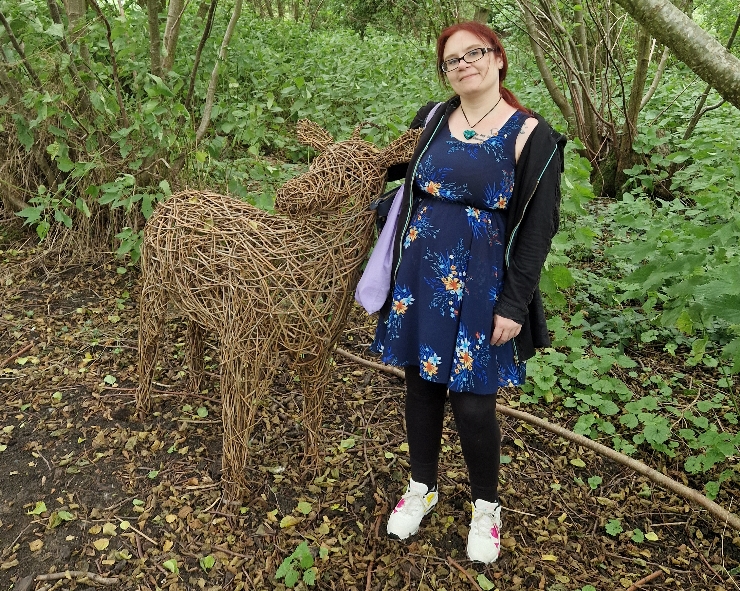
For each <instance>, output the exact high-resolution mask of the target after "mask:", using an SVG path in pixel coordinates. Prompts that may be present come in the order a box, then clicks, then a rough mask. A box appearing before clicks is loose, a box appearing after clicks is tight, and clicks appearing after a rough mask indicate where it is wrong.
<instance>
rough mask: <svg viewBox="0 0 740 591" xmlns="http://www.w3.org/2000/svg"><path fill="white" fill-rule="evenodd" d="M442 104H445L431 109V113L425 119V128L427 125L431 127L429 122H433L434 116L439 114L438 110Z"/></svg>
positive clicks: (438, 104)
mask: <svg viewBox="0 0 740 591" xmlns="http://www.w3.org/2000/svg"><path fill="white" fill-rule="evenodd" d="M441 104H443V103H437V104H436V105H434V106H433V107H432V108H431V109H429V112H428V113H427V116H426V118H425V119H424V127H426V126H427V125H429V122H430V121H431V120H432V117H434V114H435V113H436V112H437V109H438V108H439V106H440V105H441Z"/></svg>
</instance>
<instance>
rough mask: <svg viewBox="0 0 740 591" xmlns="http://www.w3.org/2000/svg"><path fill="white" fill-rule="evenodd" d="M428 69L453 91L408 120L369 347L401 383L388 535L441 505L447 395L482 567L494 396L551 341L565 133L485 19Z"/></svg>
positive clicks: (472, 540)
mask: <svg viewBox="0 0 740 591" xmlns="http://www.w3.org/2000/svg"><path fill="white" fill-rule="evenodd" d="M437 66H438V68H439V75H440V77H441V78H442V80H443V82H446V83H447V84H449V85H450V86H451V87H452V90H453V91H454V92H455V96H453V97H452V98H451V99H450V100H448V101H447V102H446V103H442V104H440V105H439V108H436V111H434V112H433V114H431V116H430V112H431V111H432V109H433V108H434V103H429V104H428V105H426V106H425V107H423V108H422V109H421V110H420V111H419V112H418V113H417V115H416V118H415V119H414V121H413V122H412V127H422V126H424V127H425V129H424V131H423V132H422V135H421V139H420V141H419V145H418V147H417V149H416V152H415V154H414V156H413V158H412V159H411V162H410V163H409V164H408V166H407V167H405V178H406V181H405V183H406V184H405V198H404V203H403V205H402V208H401V214H400V215H399V221H398V225H397V228H396V243H395V245H394V264H393V286H392V289H391V297H390V298H389V301H388V302H387V303H386V306H385V308H384V311H383V312H384V313H382V314H381V318H382V320H381V321H380V322H379V323H378V330H377V334H376V339H375V342H374V343H373V350H375V351H376V352H379V353H382V358H383V361H384V362H386V363H391V364H393V365H399V366H404V367H405V374H406V386H407V391H406V410H405V416H406V427H407V434H408V444H409V454H410V460H411V462H410V463H411V480H410V482H409V485H408V487H407V490H406V493H405V494H404V495H403V497H402V498H401V500H400V501H399V502H398V504H397V505H396V508H395V509H394V510H393V512H392V514H391V516H390V518H389V520H388V534H389V535H390V536H391V537H394V538H398V539H406V538H407V537H409V536H411V535H413V534H415V533H416V532H417V531H418V529H419V525H420V523H421V520H422V518H423V517H424V515H426V514H427V513H429V512H430V511H431V509H432V507H434V505H435V504H436V503H437V500H438V496H439V495H438V492H437V465H438V460H439V450H440V442H441V436H442V422H443V417H444V406H445V401H446V398H447V392H448V391H449V398H450V404H451V406H452V411H453V414H454V417H455V424H456V426H457V430H458V433H459V435H460V442H461V445H462V451H463V456H464V458H465V462H466V464H467V467H468V472H469V478H470V487H471V493H472V503H473V517H472V521H471V524H470V533H469V536H468V544H467V548H468V556H469V557H470V559H471V560H477V561H481V562H484V563H490V562H493V561H495V560H496V559H497V558H498V555H499V548H500V535H501V504H500V500H499V496H498V472H499V460H500V447H501V435H500V430H499V425H498V422H497V419H496V392H497V390H498V388H499V387H502V386H511V385H520V384H522V383H523V382H524V379H525V361H526V359H528V358H529V357H531V356H532V355H534V349H535V347H543V346H548V345H549V344H550V341H549V336H548V333H547V326H546V324H545V317H544V310H543V308H542V300H541V298H540V294H539V291H538V287H537V286H538V283H539V277H540V273H541V271H542V266H543V264H544V262H545V258H546V257H547V253H548V251H549V250H550V244H551V241H552V237H553V235H554V234H555V232H556V231H557V227H558V220H559V217H558V214H559V203H560V173H561V170H562V161H563V147H564V145H565V138H564V137H563V136H562V135H560V134H558V133H556V132H554V131H553V130H552V129H551V128H550V126H549V125H548V124H547V122H545V121H544V120H543V119H542V118H540V117H539V116H538V115H535V114H532V113H531V112H530V111H528V110H527V109H525V108H524V107H522V106H521V105H520V104H519V102H518V101H517V99H516V97H515V96H514V95H513V93H512V92H511V91H509V90H508V89H506V88H504V86H503V81H504V79H505V78H506V72H507V67H508V63H507V59H506V53H505V51H504V49H503V47H502V46H501V44H500V42H499V40H498V38H497V37H496V35H495V34H494V33H493V31H491V29H489V28H488V27H486V26H485V25H482V24H480V23H475V22H467V23H460V24H457V25H454V26H452V27H449V28H447V29H445V30H444V31H443V32H442V33H441V35H440V37H439V39H438V40H437ZM427 119H428V121H427ZM403 175H404V170H401V169H392V170H391V171H389V178H391V179H392V178H394V176H395V178H401V177H402V176H403Z"/></svg>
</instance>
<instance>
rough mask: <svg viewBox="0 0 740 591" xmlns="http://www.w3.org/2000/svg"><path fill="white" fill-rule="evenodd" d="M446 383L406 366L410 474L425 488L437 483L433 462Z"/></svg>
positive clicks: (437, 457)
mask: <svg viewBox="0 0 740 591" xmlns="http://www.w3.org/2000/svg"><path fill="white" fill-rule="evenodd" d="M446 399H447V384H437V383H435V382H429V381H427V380H425V379H424V378H422V377H421V376H420V375H419V368H418V367H416V366H407V367H406V433H407V437H408V443H409V456H410V459H411V478H413V479H414V480H415V481H416V482H422V483H424V484H425V485H427V487H428V488H429V489H432V488H433V487H435V486H436V485H437V465H438V463H439V448H440V445H441V442H442V424H443V421H444V413H445V400H446Z"/></svg>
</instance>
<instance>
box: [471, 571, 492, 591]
mask: <svg viewBox="0 0 740 591" xmlns="http://www.w3.org/2000/svg"><path fill="white" fill-rule="evenodd" d="M475 580H476V581H478V585H479V586H480V588H481V589H483V591H491V589H493V588H494V587H495V585H494V584H493V583H492V582H491V581H489V580H488V577H486V575H484V574H480V575H478V576H477V577H476V578H475Z"/></svg>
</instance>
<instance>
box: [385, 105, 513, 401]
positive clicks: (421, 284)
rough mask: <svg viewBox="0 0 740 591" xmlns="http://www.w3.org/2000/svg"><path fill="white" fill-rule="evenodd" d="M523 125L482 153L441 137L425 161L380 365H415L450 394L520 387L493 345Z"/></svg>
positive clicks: (505, 354) (508, 350)
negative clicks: (519, 140)
mask: <svg viewBox="0 0 740 591" xmlns="http://www.w3.org/2000/svg"><path fill="white" fill-rule="evenodd" d="M526 119H527V115H525V114H524V113H521V112H516V113H515V114H514V115H512V116H511V117H510V118H509V120H508V121H507V122H506V123H505V124H504V125H503V127H501V129H499V130H498V134H497V135H495V136H492V137H491V138H489V139H487V140H485V141H484V142H483V143H468V142H463V141H460V140H458V139H456V138H455V137H453V136H452V134H451V133H450V131H449V127H447V128H446V129H443V130H441V131H440V133H438V134H437V136H436V137H435V138H434V139H433V140H432V142H431V144H430V145H429V146H428V148H427V151H426V152H425V153H424V154H423V156H422V158H421V160H420V161H419V164H418V166H417V168H416V171H415V178H414V196H415V199H414V201H415V208H414V211H413V213H412V217H411V220H410V222H409V226H408V229H407V231H406V234H405V236H404V237H403V244H402V247H401V263H400V266H399V269H398V274H397V275H396V284H395V288H394V291H393V302H392V305H391V310H390V313H389V315H388V318H387V320H382V319H381V320H380V321H379V322H378V327H377V330H376V335H375V341H374V342H373V344H372V345H371V350H373V351H374V352H376V353H381V354H382V360H383V362H384V363H389V364H391V365H397V366H406V365H418V366H419V372H420V375H421V377H422V378H424V379H426V380H429V381H431V382H439V383H443V384H447V387H448V388H449V389H450V390H454V391H457V392H472V393H474V394H495V393H496V390H497V389H498V388H499V387H502V386H512V385H513V386H517V385H521V384H522V383H524V379H525V372H526V367H525V363H524V362H521V363H519V362H518V360H516V359H515V355H514V346H513V343H512V341H509V342H507V343H505V344H503V345H501V346H497V347H494V346H491V345H490V340H491V327H492V323H493V309H494V306H495V305H496V300H497V298H498V295H499V293H501V289H502V287H503V280H504V250H505V245H504V240H505V236H506V206H507V204H508V202H509V199H510V198H511V195H512V190H513V187H514V170H515V167H516V159H515V143H516V138H517V135H518V134H519V132H520V130H521V127H522V125H523V123H524V122H525V121H526Z"/></svg>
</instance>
